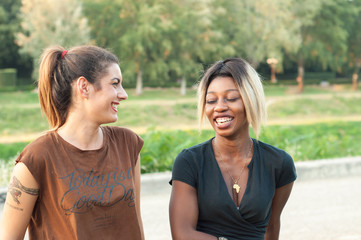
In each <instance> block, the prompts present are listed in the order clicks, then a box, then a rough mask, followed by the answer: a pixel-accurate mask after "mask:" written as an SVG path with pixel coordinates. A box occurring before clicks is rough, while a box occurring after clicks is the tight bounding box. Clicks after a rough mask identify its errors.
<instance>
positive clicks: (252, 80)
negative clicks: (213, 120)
mask: <svg viewBox="0 0 361 240" xmlns="http://www.w3.org/2000/svg"><path fill="white" fill-rule="evenodd" d="M216 77H230V78H232V79H233V80H234V82H235V84H236V85H237V87H238V90H239V93H240V94H241V97H242V101H243V104H244V106H245V109H246V116H247V121H248V123H249V124H250V125H251V126H252V128H253V130H254V132H255V134H256V136H257V137H258V136H259V134H260V131H261V125H262V123H263V122H265V121H266V118H267V111H266V101H265V96H264V91H263V86H262V81H261V79H260V77H259V75H258V73H257V72H256V70H254V69H253V68H252V67H251V65H250V64H249V63H247V62H246V61H245V60H243V59H241V58H228V59H226V60H224V61H218V62H216V63H215V64H213V65H212V66H211V67H210V68H209V69H208V70H206V71H205V73H204V74H203V77H202V79H201V81H200V83H199V86H198V116H199V121H200V124H202V121H203V119H204V115H205V113H204V112H205V105H206V94H207V90H208V87H209V85H210V83H211V82H212V80H213V79H215V78H216Z"/></svg>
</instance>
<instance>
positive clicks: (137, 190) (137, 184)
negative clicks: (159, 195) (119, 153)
mask: <svg viewBox="0 0 361 240" xmlns="http://www.w3.org/2000/svg"><path fill="white" fill-rule="evenodd" d="M140 176H141V174H140V155H138V160H137V163H136V164H135V167H134V177H135V193H136V195H135V197H136V199H135V201H136V208H137V214H138V219H139V225H140V230H141V233H142V239H144V229H143V221H142V216H141V213H140V185H141V184H140Z"/></svg>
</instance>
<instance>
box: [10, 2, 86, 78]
mask: <svg viewBox="0 0 361 240" xmlns="http://www.w3.org/2000/svg"><path fill="white" fill-rule="evenodd" d="M22 2H23V5H22V7H21V13H20V16H21V19H22V23H21V26H22V31H21V32H19V33H18V34H17V37H16V39H17V43H18V45H19V46H20V47H21V52H23V53H28V54H29V55H30V56H31V57H32V58H33V59H34V61H35V63H36V64H38V63H37V60H38V59H39V57H40V55H41V52H42V51H43V49H44V48H46V47H48V46H50V45H62V46H64V47H66V48H67V47H71V46H75V45H81V44H88V43H89V28H88V24H87V20H86V19H85V18H84V17H83V16H82V6H81V4H80V3H79V2H78V1H77V0H62V1H58V0H23V1H22ZM35 75H36V71H34V72H33V76H35Z"/></svg>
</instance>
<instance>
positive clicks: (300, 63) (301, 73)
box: [296, 55, 305, 93]
mask: <svg viewBox="0 0 361 240" xmlns="http://www.w3.org/2000/svg"><path fill="white" fill-rule="evenodd" d="M304 73H305V69H304V67H303V56H302V55H300V56H299V59H298V75H297V78H296V80H297V82H298V92H299V93H302V92H303V78H304Z"/></svg>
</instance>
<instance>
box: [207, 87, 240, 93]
mask: <svg viewBox="0 0 361 240" xmlns="http://www.w3.org/2000/svg"><path fill="white" fill-rule="evenodd" d="M232 91H236V92H238V89H234V88H232V89H227V90H226V91H224V92H232ZM208 93H216V92H215V91H210V92H206V94H208Z"/></svg>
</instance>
